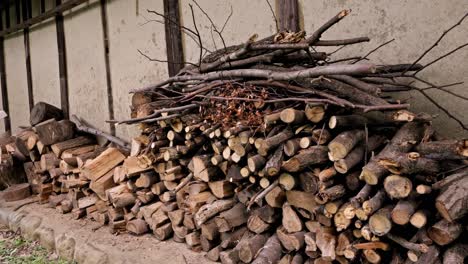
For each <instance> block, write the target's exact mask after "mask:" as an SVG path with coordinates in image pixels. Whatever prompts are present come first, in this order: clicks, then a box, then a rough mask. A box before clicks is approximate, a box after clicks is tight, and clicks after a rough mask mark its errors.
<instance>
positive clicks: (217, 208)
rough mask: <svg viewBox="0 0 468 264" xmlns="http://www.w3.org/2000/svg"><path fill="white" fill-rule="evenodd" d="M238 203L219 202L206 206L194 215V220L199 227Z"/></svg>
mask: <svg viewBox="0 0 468 264" xmlns="http://www.w3.org/2000/svg"><path fill="white" fill-rule="evenodd" d="M235 204H236V202H235V201H234V200H231V199H228V200H218V201H215V202H213V203H211V204H206V205H203V206H202V207H200V209H199V210H198V211H197V213H196V214H195V215H194V220H195V223H196V225H197V226H201V225H202V224H203V223H205V222H206V221H207V220H208V219H210V218H211V217H213V216H215V215H217V214H219V213H220V212H223V211H226V210H228V209H230V208H232V207H233V206H234V205H235Z"/></svg>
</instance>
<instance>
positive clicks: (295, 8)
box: [278, 0, 300, 32]
mask: <svg viewBox="0 0 468 264" xmlns="http://www.w3.org/2000/svg"><path fill="white" fill-rule="evenodd" d="M278 10H279V18H278V20H279V27H280V31H284V30H289V31H293V32H297V31H299V30H300V27H299V4H298V1H297V0H278Z"/></svg>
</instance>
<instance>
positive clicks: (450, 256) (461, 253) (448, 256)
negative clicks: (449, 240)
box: [442, 243, 468, 264]
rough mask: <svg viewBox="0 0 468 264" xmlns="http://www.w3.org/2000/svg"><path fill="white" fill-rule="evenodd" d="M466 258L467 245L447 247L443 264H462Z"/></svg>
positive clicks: (467, 254) (467, 252)
mask: <svg viewBox="0 0 468 264" xmlns="http://www.w3.org/2000/svg"><path fill="white" fill-rule="evenodd" d="M467 256H468V245H467V244H461V243H460V244H455V245H453V246H451V247H449V248H448V249H447V250H446V251H445V253H444V256H443V262H442V263H443V264H463V263H464V262H465V258H466V257H467Z"/></svg>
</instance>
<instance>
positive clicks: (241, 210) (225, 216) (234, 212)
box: [215, 203, 248, 232]
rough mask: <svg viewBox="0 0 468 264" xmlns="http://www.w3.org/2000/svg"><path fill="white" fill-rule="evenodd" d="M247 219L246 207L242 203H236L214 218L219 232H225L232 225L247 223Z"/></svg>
mask: <svg viewBox="0 0 468 264" xmlns="http://www.w3.org/2000/svg"><path fill="white" fill-rule="evenodd" d="M247 219H248V215H247V208H246V207H245V205H244V204H241V203H238V204H236V205H234V206H233V207H232V208H231V209H228V210H226V211H224V212H222V213H220V214H219V216H217V217H216V218H215V223H216V225H217V226H218V230H219V232H227V231H229V230H232V229H233V228H234V227H238V226H240V225H242V224H245V223H247Z"/></svg>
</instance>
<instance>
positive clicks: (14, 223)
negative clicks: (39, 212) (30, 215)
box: [8, 212, 26, 232]
mask: <svg viewBox="0 0 468 264" xmlns="http://www.w3.org/2000/svg"><path fill="white" fill-rule="evenodd" d="M25 216H26V214H25V213H23V212H12V213H11V214H10V215H9V216H8V227H9V228H10V230H11V231H13V232H16V231H18V229H19V228H20V223H21V220H22V219H23V218H24V217H25Z"/></svg>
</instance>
